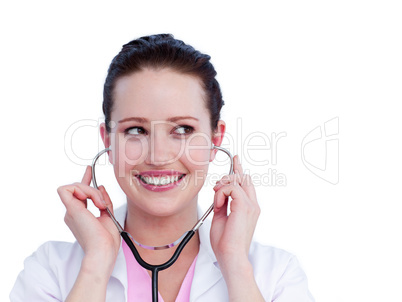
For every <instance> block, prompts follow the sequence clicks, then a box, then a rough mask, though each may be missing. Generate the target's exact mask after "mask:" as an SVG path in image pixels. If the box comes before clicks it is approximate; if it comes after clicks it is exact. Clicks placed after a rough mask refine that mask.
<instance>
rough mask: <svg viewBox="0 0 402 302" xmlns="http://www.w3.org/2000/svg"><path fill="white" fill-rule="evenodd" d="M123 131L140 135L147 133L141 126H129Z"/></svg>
mask: <svg viewBox="0 0 402 302" xmlns="http://www.w3.org/2000/svg"><path fill="white" fill-rule="evenodd" d="M124 132H125V133H126V134H130V135H142V134H146V133H147V132H146V131H145V129H144V128H142V127H131V128H128V129H127V130H125V131H124Z"/></svg>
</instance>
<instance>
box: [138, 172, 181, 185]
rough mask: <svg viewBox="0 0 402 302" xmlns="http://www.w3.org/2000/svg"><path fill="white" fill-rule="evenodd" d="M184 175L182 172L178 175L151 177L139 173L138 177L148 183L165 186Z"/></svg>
mask: <svg viewBox="0 0 402 302" xmlns="http://www.w3.org/2000/svg"><path fill="white" fill-rule="evenodd" d="M184 176H185V174H182V175H180V176H177V175H176V176H162V177H151V176H141V175H140V176H139V178H140V179H141V180H142V181H143V182H145V183H146V184H148V185H154V186H165V185H169V184H171V183H174V182H176V181H179V180H180V179H182V178H183V177H184Z"/></svg>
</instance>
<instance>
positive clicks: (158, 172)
mask: <svg viewBox="0 0 402 302" xmlns="http://www.w3.org/2000/svg"><path fill="white" fill-rule="evenodd" d="M181 175H183V177H181V178H180V179H179V180H177V181H175V182H173V183H170V184H167V185H162V186H157V185H151V184H147V183H145V182H144V181H143V180H142V179H141V177H145V176H150V177H162V176H181ZM135 177H136V178H137V179H138V182H139V183H140V184H141V185H142V186H143V187H144V188H145V189H147V190H149V191H152V192H164V191H168V190H172V189H174V188H176V187H177V186H179V184H180V183H181V182H182V181H183V179H184V178H185V177H186V173H182V172H179V171H174V170H151V171H143V172H140V173H138V174H136V175H135Z"/></svg>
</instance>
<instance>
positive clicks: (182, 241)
mask: <svg viewBox="0 0 402 302" xmlns="http://www.w3.org/2000/svg"><path fill="white" fill-rule="evenodd" d="M212 149H216V150H219V151H222V152H224V153H226V154H227V155H228V157H229V159H230V170H229V175H230V174H233V156H232V154H230V152H229V151H228V150H226V149H224V148H222V147H218V146H215V145H212ZM108 151H111V149H110V148H106V149H104V150H102V151H101V152H99V153H98V154H97V155H96V156H95V157H94V159H93V161H92V184H93V186H94V188H95V189H98V184H97V183H96V177H95V165H96V161H97V160H98V158H99V157H100V156H101V155H102V154H104V153H106V152H108ZM213 209H214V204H212V205H211V206H210V207H209V209H208V210H207V211H206V212H205V213H204V215H202V217H201V218H200V219H199V220H198V221H197V223H196V224H195V225H194V227H193V228H192V229H191V230H189V231H188V232H186V233H184V234H183V235H182V236H181V237H180V238H179V239H177V240H176V241H175V242H173V243H170V244H166V245H162V246H148V245H144V244H141V243H139V242H137V241H136V240H135V239H134V238H133V237H132V236H131V235H130V234H129V233H127V232H126V231H124V230H123V228H122V227H121V225H120V223H119V222H118V221H117V220H116V218H115V217H114V215H113V214H112V212H111V211H110V210H109V208H108V207H106V211H107V213H108V214H109V216H110V218H111V219H112V221H113V223H114V224H115V225H116V228H117V230H118V231H119V233H120V235H121V237H122V238H123V240H124V241H125V242H126V244H127V246H128V247H129V248H130V250H131V252H132V253H133V255H134V257H135V259H136V260H137V262H138V263H139V264H140V265H141V266H142V267H143V268H145V269H146V270H149V271H151V274H152V301H153V302H157V301H158V272H160V271H163V270H165V269H167V268H169V267H170V266H172V265H173V263H175V262H176V260H177V258H178V257H179V255H180V253H181V252H182V250H183V248H184V247H185V246H186V244H187V243H188V242H189V241H190V239H191V238H192V237H193V236H194V234H195V232H197V230H198V229H199V228H200V226H201V225H202V224H203V223H204V221H205V219H206V218H207V217H208V215H209V214H210V213H211V212H212V210H213ZM134 243H136V244H137V245H138V246H141V247H143V248H146V249H150V250H163V249H168V248H171V247H173V246H176V245H178V247H177V249H176V251H175V252H174V254H173V256H172V257H171V258H170V259H169V260H168V261H166V262H165V263H163V264H158V265H152V264H149V263H147V262H145V261H144V260H143V259H142V258H141V256H140V254H139V253H138V251H137V248H136V247H135V245H134Z"/></svg>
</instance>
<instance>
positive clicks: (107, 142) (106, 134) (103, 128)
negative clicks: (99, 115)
mask: <svg viewBox="0 0 402 302" xmlns="http://www.w3.org/2000/svg"><path fill="white" fill-rule="evenodd" d="M99 131H100V135H101V137H102V141H103V145H104V146H105V148H110V147H111V145H112V142H111V138H110V134H109V132H108V131H107V130H106V124H105V123H102V124H101V125H100V127H99ZM110 152H111V151H109V152H108V155H109V162H110V163H111V164H113V160H112V159H113V157H112V156H110Z"/></svg>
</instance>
